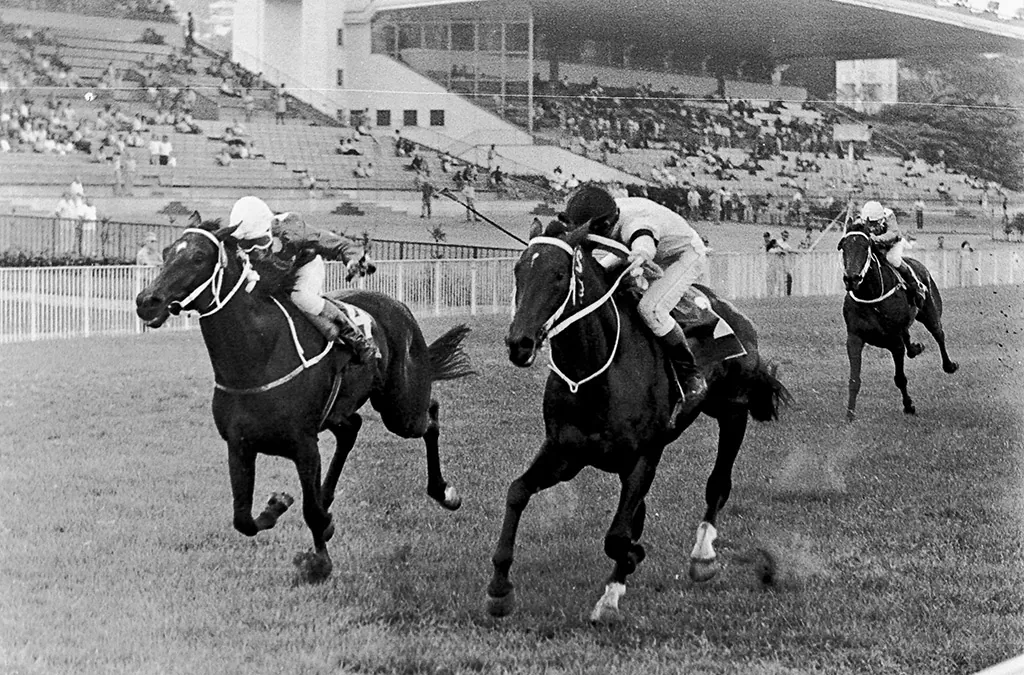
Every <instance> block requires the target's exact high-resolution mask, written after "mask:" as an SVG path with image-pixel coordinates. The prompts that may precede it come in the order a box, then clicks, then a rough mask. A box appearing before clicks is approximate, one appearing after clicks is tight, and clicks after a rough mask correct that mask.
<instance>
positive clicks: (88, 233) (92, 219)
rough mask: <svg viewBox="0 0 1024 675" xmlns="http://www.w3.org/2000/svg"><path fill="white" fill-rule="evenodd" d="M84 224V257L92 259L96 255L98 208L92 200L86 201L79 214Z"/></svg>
mask: <svg viewBox="0 0 1024 675" xmlns="http://www.w3.org/2000/svg"><path fill="white" fill-rule="evenodd" d="M79 219H80V220H81V223H82V255H83V256H85V257H87V258H91V257H92V256H94V255H96V220H97V218H96V207H95V206H94V205H93V203H92V198H91V197H90V198H88V199H86V200H85V204H83V205H82V208H81V210H80V212H79Z"/></svg>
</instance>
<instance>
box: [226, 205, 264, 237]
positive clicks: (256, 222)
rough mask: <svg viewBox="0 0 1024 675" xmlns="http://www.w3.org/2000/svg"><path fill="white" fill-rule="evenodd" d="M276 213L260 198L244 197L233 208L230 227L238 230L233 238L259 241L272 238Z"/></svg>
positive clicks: (229, 219) (229, 222) (229, 218)
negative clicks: (271, 232)
mask: <svg viewBox="0 0 1024 675" xmlns="http://www.w3.org/2000/svg"><path fill="white" fill-rule="evenodd" d="M273 219H274V213H273V211H271V210H270V207H269V206H267V204H266V202H264V201H263V200H262V199H260V198H259V197H252V196H249V197H242V198H241V199H239V200H238V201H237V202H235V205H234V206H233V207H231V215H230V216H229V217H228V225H230V226H231V227H234V226H235V225H237V226H238V229H237V230H235V231H234V233H233V234H232V236H233V237H234V238H235V239H259V238H261V237H267V236H270V229H271V223H272V222H273Z"/></svg>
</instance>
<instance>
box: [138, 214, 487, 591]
mask: <svg viewBox="0 0 1024 675" xmlns="http://www.w3.org/2000/svg"><path fill="white" fill-rule="evenodd" d="M216 228H217V222H216V221H214V222H206V223H201V221H200V219H199V214H198V213H194V214H193V215H192V219H191V220H190V222H189V228H188V229H186V230H185V232H184V233H183V234H182V236H181V237H180V238H179V239H178V240H177V241H175V242H174V243H172V244H171V245H170V246H169V247H168V248H167V250H166V252H165V263H164V267H163V270H162V271H161V272H160V275H159V276H158V277H157V278H156V279H155V280H154V281H153V282H152V283H151V284H149V285H148V286H147V287H146V288H145V289H143V291H142V292H141V293H139V295H138V297H137V298H136V307H137V308H136V312H137V314H138V315H139V317H140V318H141V319H142V320H143V321H145V323H146V325H147V326H149V327H151V328H157V327H159V326H160V325H162V324H163V323H164V321H166V320H167V318H168V316H169V315H170V314H177V313H178V312H180V311H182V310H194V311H197V312H199V313H200V317H201V319H200V324H199V325H200V328H201V329H202V334H203V340H204V341H205V343H206V349H207V351H208V352H209V355H210V361H211V363H212V364H213V372H214V379H215V381H216V387H215V390H214V394H213V417H214V421H215V422H216V425H217V431H218V432H219V433H220V435H221V437H222V438H223V439H224V440H225V441H227V444H228V467H229V470H230V474H231V492H232V496H233V501H234V526H235V529H237V530H238V531H239V532H241V533H242V534H244V535H246V536H250V537H251V536H253V535H255V534H256V533H257V532H259V531H261V530H267V529H270V528H272V527H274V525H275V524H276V523H277V519H278V518H279V517H280V516H281V515H282V514H283V513H284V512H285V511H286V510H287V509H288V507H289V506H291V504H292V503H293V499H292V498H291V497H290V496H289V495H287V494H284V493H275V494H274V495H272V496H271V497H270V501H269V502H268V504H267V506H266V507H265V508H264V509H263V512H262V513H261V514H260V515H259V516H258V517H256V518H253V516H252V500H253V484H254V478H255V468H256V456H257V455H258V454H260V453H262V454H267V455H276V456H279V457H285V458H287V459H290V460H292V461H293V462H295V466H296V469H297V471H298V475H299V482H300V484H301V487H302V513H303V516H304V518H305V521H306V524H307V526H308V527H309V530H310V532H311V534H312V536H313V550H312V551H310V552H308V553H304V554H300V555H298V556H296V559H295V563H296V565H297V566H298V567H299V569H300V572H301V573H302V574H303V576H304V577H305V578H306V579H307V580H309V581H314V582H315V581H321V580H323V579H325V578H327V576H328V575H329V574H330V572H331V567H332V564H331V559H330V556H329V554H328V552H327V545H326V542H327V541H328V540H329V539H330V538H331V536H332V535H333V534H334V524H333V522H332V516H331V514H330V513H329V510H330V507H331V504H332V502H333V501H334V492H335V489H336V488H337V485H338V478H339V476H340V475H341V470H342V467H343V466H344V464H345V459H346V458H347V457H348V454H349V452H350V451H351V450H352V446H353V445H354V444H355V440H356V435H357V434H358V433H359V428H360V426H361V424H362V418H361V417H360V416H359V413H358V412H357V411H358V410H359V408H361V407H362V405H363V404H364V403H365V402H366V401H367V400H369V401H370V403H371V404H372V405H373V407H374V408H375V409H376V410H377V411H378V412H379V413H380V415H381V419H382V421H383V422H384V426H385V427H386V428H387V429H388V430H389V431H391V432H392V433H394V434H397V435H399V436H402V437H403V438H422V439H423V440H424V442H425V444H426V449H427V494H429V495H430V496H431V497H432V498H434V499H435V500H437V501H438V502H439V503H440V504H441V505H442V506H444V507H445V508H447V509H451V510H454V509H457V508H459V506H460V504H461V499H460V498H459V496H458V495H457V493H456V492H455V489H454V488H452V487H450V486H449V485H448V484H447V483H446V482H445V480H444V478H443V476H442V474H441V466H440V459H439V454H438V436H439V431H440V427H439V424H438V404H437V402H436V401H435V400H434V399H433V398H432V397H431V386H432V384H433V383H434V382H437V381H440V380H450V379H454V378H459V377H463V376H465V375H468V374H470V373H471V372H472V370H471V369H470V367H469V361H468V357H467V356H466V354H465V353H464V352H463V350H462V341H463V339H464V338H465V337H466V335H467V333H468V332H469V329H468V328H467V327H465V326H456V327H454V328H452V329H451V330H449V331H448V332H447V333H445V334H444V335H442V336H441V337H440V338H439V339H437V340H436V341H434V342H433V343H432V344H431V345H430V346H429V347H428V346H427V344H426V343H425V341H424V339H423V335H422V333H421V331H420V327H419V325H418V324H417V323H416V320H415V319H414V318H413V316H412V314H411V313H410V312H409V309H408V308H407V307H406V306H405V305H403V304H401V303H399V302H397V301H396V300H393V299H391V298H389V297H387V296H385V295H382V294H380V293H372V292H364V291H348V292H342V293H336V294H334V295H333V296H330V297H336V298H344V301H345V302H346V303H348V304H350V305H352V306H355V307H356V308H358V309H357V311H358V312H361V313H364V314H363V318H364V319H366V320H368V321H370V322H371V330H372V332H373V335H374V337H375V339H376V340H377V343H378V346H379V347H380V351H381V354H382V355H381V358H380V359H378V360H377V361H376V362H373V363H365V364H358V365H357V364H353V363H352V362H351V359H352V354H351V352H350V351H349V349H348V348H347V347H344V346H341V345H339V344H335V343H330V344H329V343H327V342H326V340H325V339H324V337H323V336H322V335H321V334H320V332H319V331H318V330H316V329H315V328H314V327H313V326H312V324H310V323H309V322H308V321H307V320H306V319H305V318H304V315H303V314H302V312H300V311H299V310H298V309H297V308H296V307H294V306H293V305H292V304H291V303H290V302H289V301H288V300H287V299H286V296H287V293H286V292H285V293H281V295H283V296H285V299H284V300H278V298H277V297H275V295H276V294H277V293H276V292H275V291H278V290H282V287H284V286H287V284H288V279H287V277H286V276H285V277H284V278H279V279H278V283H277V284H275V283H273V282H272V281H271V279H270V277H272V276H274V275H273V272H274V270H273V269H270V270H267V271H265V272H264V275H265V278H264V279H263V280H262V281H260V282H259V283H258V284H257V283H256V280H257V278H258V277H257V275H254V274H253V273H252V263H251V261H250V259H249V257H248V256H247V255H246V254H244V253H242V252H241V251H239V249H238V248H237V245H236V244H235V243H234V240H232V239H231V238H230V237H229V236H228V235H229V234H230V233H231V232H232V230H233V229H234V228H223V229H216ZM278 276H280V275H278ZM250 291H251V292H250ZM325 428H326V429H328V430H330V431H331V433H333V434H334V436H335V438H336V439H337V449H336V451H335V453H334V457H333V458H332V459H331V463H330V466H329V468H328V470H327V474H326V476H323V480H322V481H321V463H320V451H319V449H318V439H317V435H318V433H319V432H320V431H321V430H322V429H325Z"/></svg>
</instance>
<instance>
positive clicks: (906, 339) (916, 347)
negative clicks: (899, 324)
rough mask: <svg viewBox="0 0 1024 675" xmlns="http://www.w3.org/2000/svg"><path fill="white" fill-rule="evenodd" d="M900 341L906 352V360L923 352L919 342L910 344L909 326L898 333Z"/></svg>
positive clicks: (922, 346)
mask: <svg viewBox="0 0 1024 675" xmlns="http://www.w3.org/2000/svg"><path fill="white" fill-rule="evenodd" d="M900 340H902V341H903V346H904V347H905V348H906V350H907V358H908V359H912V358H915V357H917V356H919V355H920V354H921V352H923V351H924V345H923V344H921V343H920V342H912V341H911V339H910V326H907V327H906V328H904V329H903V331H902V332H901V333H900Z"/></svg>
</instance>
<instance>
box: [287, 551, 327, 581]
mask: <svg viewBox="0 0 1024 675" xmlns="http://www.w3.org/2000/svg"><path fill="white" fill-rule="evenodd" d="M292 562H293V563H294V565H295V567H297V568H298V571H299V575H300V576H301V577H302V579H303V580H305V581H306V582H307V583H310V584H319V583H322V582H324V581H326V580H327V577H329V576H331V571H332V570H333V569H334V563H332V562H331V556H329V555H327V552H326V551H324V552H323V553H317V552H316V551H303V552H302V553H297V554H296V555H295V558H294V559H293V560H292Z"/></svg>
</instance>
